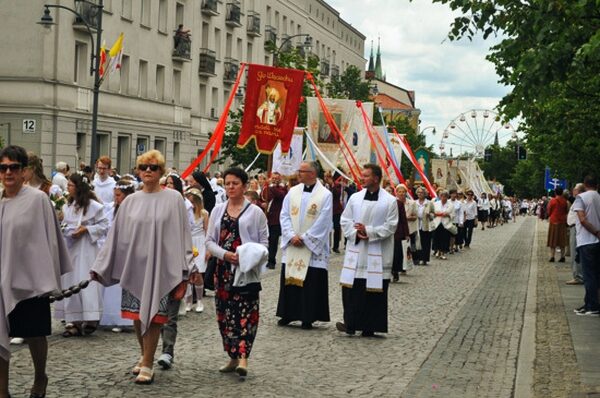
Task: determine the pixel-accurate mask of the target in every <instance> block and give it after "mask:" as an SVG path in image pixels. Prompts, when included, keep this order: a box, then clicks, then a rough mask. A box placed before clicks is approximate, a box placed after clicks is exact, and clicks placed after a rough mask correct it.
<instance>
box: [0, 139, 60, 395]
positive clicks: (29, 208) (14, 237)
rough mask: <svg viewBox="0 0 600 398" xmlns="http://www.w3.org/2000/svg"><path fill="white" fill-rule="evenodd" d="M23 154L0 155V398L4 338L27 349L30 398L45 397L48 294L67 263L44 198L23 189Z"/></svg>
mask: <svg viewBox="0 0 600 398" xmlns="http://www.w3.org/2000/svg"><path fill="white" fill-rule="evenodd" d="M26 167H27V152H26V151H25V149H24V148H21V147H18V146H13V145H11V146H8V147H6V148H4V149H2V151H0V180H1V181H2V184H3V185H4V190H2V191H0V247H2V250H0V264H2V271H1V273H2V278H1V285H0V300H1V302H0V396H3V397H7V396H10V394H9V393H8V365H9V358H10V350H9V346H8V344H9V336H10V337H22V338H24V339H25V341H26V342H27V344H28V345H29V351H30V352H31V358H32V360H33V367H34V370H35V379H34V383H33V387H32V389H31V395H30V396H31V397H32V398H41V397H44V396H45V395H46V386H47V385H48V377H47V376H46V358H47V356H48V342H47V340H46V336H48V335H49V334H50V333H51V329H50V324H51V318H50V301H49V300H48V297H47V293H50V292H52V291H54V290H57V289H59V288H60V276H61V275H63V274H65V273H67V272H69V271H71V261H70V260H69V253H68V252H67V250H66V247H65V242H64V240H63V238H62V234H61V231H60V225H59V223H58V220H57V219H56V214H55V213H54V209H53V208H52V205H51V204H50V200H49V199H48V196H47V195H46V194H45V193H44V192H42V191H40V190H39V189H36V188H32V187H29V186H26V185H23V183H24V182H25V177H24V169H25V168H26Z"/></svg>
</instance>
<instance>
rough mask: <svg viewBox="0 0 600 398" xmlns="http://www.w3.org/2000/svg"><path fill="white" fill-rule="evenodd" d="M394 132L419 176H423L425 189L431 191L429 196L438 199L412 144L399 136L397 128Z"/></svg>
mask: <svg viewBox="0 0 600 398" xmlns="http://www.w3.org/2000/svg"><path fill="white" fill-rule="evenodd" d="M392 131H393V132H394V134H396V136H397V137H398V139H399V140H400V141H402V143H403V144H404V148H405V150H406V153H407V155H408V158H409V159H410V161H411V162H412V164H413V166H414V167H415V169H416V170H417V173H419V175H420V176H421V180H423V184H425V187H426V188H427V191H429V195H431V197H432V198H437V194H436V192H435V190H434V189H433V186H432V185H431V183H430V182H429V179H428V178H427V176H426V175H425V173H424V172H423V169H421V165H420V164H419V162H417V158H416V157H415V154H414V153H413V150H412V148H411V147H410V144H409V143H408V140H407V139H406V138H405V137H402V136H401V135H400V134H398V132H397V131H396V129H395V128H392Z"/></svg>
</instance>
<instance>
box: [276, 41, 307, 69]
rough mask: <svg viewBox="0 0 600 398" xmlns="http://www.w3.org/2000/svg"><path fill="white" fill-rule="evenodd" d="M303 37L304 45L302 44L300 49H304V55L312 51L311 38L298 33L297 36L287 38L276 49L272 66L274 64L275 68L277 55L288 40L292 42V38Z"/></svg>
mask: <svg viewBox="0 0 600 398" xmlns="http://www.w3.org/2000/svg"><path fill="white" fill-rule="evenodd" d="M304 36H306V38H305V39H304V43H302V47H303V48H304V51H305V53H309V52H310V51H311V50H312V37H311V36H310V35H309V34H308V33H298V34H297V35H292V36H288V37H286V38H285V39H284V40H283V41H282V42H281V44H280V45H279V47H277V51H276V52H275V57H274V59H273V64H275V66H277V63H278V62H277V56H278V55H279V53H281V50H282V49H283V47H284V46H285V45H286V44H287V43H288V42H289V41H290V40H292V39H293V38H294V37H304Z"/></svg>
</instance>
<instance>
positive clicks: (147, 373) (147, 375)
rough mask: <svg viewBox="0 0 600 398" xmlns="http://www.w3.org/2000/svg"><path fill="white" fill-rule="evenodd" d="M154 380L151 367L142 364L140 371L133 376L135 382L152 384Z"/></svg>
mask: <svg viewBox="0 0 600 398" xmlns="http://www.w3.org/2000/svg"><path fill="white" fill-rule="evenodd" d="M153 381H154V371H153V370H152V369H151V368H147V367H145V366H142V367H141V368H140V373H139V374H138V375H137V377H136V378H135V384H152V382H153Z"/></svg>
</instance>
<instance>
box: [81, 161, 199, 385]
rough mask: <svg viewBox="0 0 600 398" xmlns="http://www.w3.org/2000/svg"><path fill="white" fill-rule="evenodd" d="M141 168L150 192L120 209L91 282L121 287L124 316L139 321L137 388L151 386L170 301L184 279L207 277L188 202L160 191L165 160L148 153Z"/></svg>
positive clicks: (143, 192)
mask: <svg viewBox="0 0 600 398" xmlns="http://www.w3.org/2000/svg"><path fill="white" fill-rule="evenodd" d="M136 167H137V169H138V170H139V171H140V175H141V177H142V181H143V183H144V187H143V189H142V190H141V191H138V192H136V193H134V194H132V195H130V196H129V197H128V198H127V199H126V200H125V201H123V203H122V204H121V206H120V207H119V212H118V213H117V216H116V218H115V220H114V223H113V226H112V228H111V230H110V232H109V234H108V238H107V240H106V243H105V244H104V246H103V248H102V249H101V250H100V253H99V254H98V257H97V259H96V262H95V264H94V266H93V267H92V271H91V276H92V279H94V280H97V281H99V282H101V283H102V284H103V285H104V286H111V285H114V284H116V283H120V285H121V287H122V288H123V296H122V300H121V314H122V316H123V317H124V318H127V319H132V320H133V325H134V329H135V333H136V337H137V340H138V343H139V345H140V353H141V357H140V358H139V360H138V361H137V363H136V365H135V366H134V367H133V369H132V373H133V374H134V375H136V378H135V383H136V384H151V383H152V382H153V381H154V370H153V365H154V355H155V353H156V347H157V346H158V339H159V338H160V330H161V326H162V325H164V324H166V323H167V321H168V319H169V314H168V310H169V307H168V304H169V300H170V299H171V298H173V299H174V300H177V297H176V296H177V295H176V294H175V292H176V291H179V290H181V289H176V288H177V287H180V288H181V287H182V286H185V284H184V283H183V282H184V279H188V277H189V281H190V282H191V283H201V282H202V281H201V278H202V277H201V276H200V274H199V273H198V272H196V268H195V264H194V257H193V250H192V234H191V232H190V224H189V218H188V212H187V209H186V207H185V203H184V201H183V198H182V197H181V194H180V193H179V192H177V191H175V190H173V189H162V188H161V186H160V178H161V176H162V175H163V173H164V171H165V158H164V156H163V155H162V154H161V153H160V152H159V151H157V150H151V151H148V152H146V153H144V154H142V155H140V156H139V157H138V158H137V161H136ZM183 293H185V290H183ZM181 298H183V295H181V297H179V300H181Z"/></svg>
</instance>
